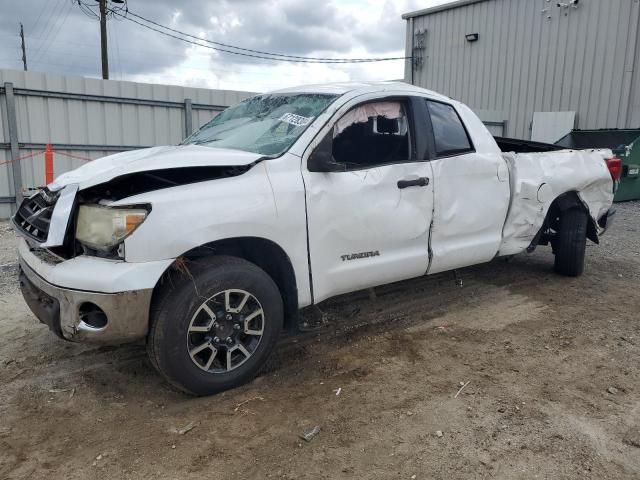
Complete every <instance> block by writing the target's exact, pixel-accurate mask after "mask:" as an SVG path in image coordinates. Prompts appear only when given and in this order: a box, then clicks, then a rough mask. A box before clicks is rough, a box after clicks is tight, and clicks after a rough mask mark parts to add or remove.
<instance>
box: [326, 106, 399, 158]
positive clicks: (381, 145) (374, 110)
mask: <svg viewBox="0 0 640 480" xmlns="http://www.w3.org/2000/svg"><path fill="white" fill-rule="evenodd" d="M409 141H410V139H409V121H408V118H407V109H406V106H405V104H404V102H399V101H384V102H374V103H366V104H363V105H358V106H357V107H354V108H352V109H351V110H349V111H348V112H347V113H345V114H344V116H343V117H342V118H341V119H340V120H338V121H337V122H336V124H335V125H334V127H333V149H332V154H333V159H334V161H336V162H338V163H341V164H344V165H345V167H346V168H347V169H355V168H366V167H374V166H377V165H384V164H388V163H397V162H406V161H408V160H409V152H410V148H409Z"/></svg>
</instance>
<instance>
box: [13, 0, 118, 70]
mask: <svg viewBox="0 0 640 480" xmlns="http://www.w3.org/2000/svg"><path fill="white" fill-rule="evenodd" d="M100 49H101V51H102V78H104V79H105V80H108V79H109V57H108V56H107V0H100ZM25 70H26V68H25Z"/></svg>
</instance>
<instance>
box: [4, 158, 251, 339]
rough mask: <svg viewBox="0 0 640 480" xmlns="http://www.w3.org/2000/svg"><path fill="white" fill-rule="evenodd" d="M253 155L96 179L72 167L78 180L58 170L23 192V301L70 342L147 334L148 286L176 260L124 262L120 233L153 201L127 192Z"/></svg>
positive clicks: (202, 176) (205, 173) (215, 172)
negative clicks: (48, 179)
mask: <svg viewBox="0 0 640 480" xmlns="http://www.w3.org/2000/svg"><path fill="white" fill-rule="evenodd" d="M108 158H109V157H106V158H105V159H101V160H99V161H97V162H98V163H99V162H100V161H105V160H108ZM251 160H252V161H250V162H249V163H245V164H240V165H184V166H174V167H171V168H158V169H152V170H144V171H133V172H118V173H121V174H119V175H115V176H113V177H112V178H108V179H107V180H106V181H104V182H101V183H95V177H92V176H90V175H88V176H85V178H82V176H81V175H79V174H78V171H74V172H70V173H71V174H72V175H70V176H69V178H68V179H66V180H76V181H74V182H70V181H66V180H65V178H64V176H62V177H60V178H59V179H58V180H57V181H56V182H55V183H53V184H51V185H49V186H48V187H46V188H44V189H42V190H40V191H38V192H37V193H35V194H34V195H32V196H31V197H29V198H26V199H25V200H24V201H23V202H22V204H21V205H20V207H19V208H18V210H17V212H16V214H15V215H14V217H13V218H12V221H13V226H14V228H15V230H16V231H17V232H18V234H19V235H20V236H21V237H22V238H21V239H20V241H19V263H20V273H19V280H20V287H21V290H22V293H23V296H24V298H25V301H26V303H27V305H28V306H29V308H30V309H31V310H32V312H33V313H34V314H35V315H36V317H37V318H38V319H39V320H40V321H41V322H42V323H44V324H46V325H47V326H48V327H49V328H50V329H51V330H52V331H53V332H54V333H55V334H56V335H58V336H60V337H61V338H64V339H67V340H73V341H93V342H99V343H123V342H129V341H134V340H137V339H141V338H144V337H145V335H146V333H147V330H148V322H149V309H150V305H151V297H152V293H153V288H154V287H155V285H156V283H157V281H158V279H159V278H160V277H161V276H162V274H163V273H164V271H165V270H166V269H167V268H168V267H169V265H170V264H171V263H172V261H173V259H171V258H162V259H158V260H157V261H145V262H127V261H126V252H125V248H124V246H125V239H127V238H128V237H129V236H131V235H133V234H134V232H135V231H136V229H137V228H138V227H140V226H141V225H142V224H143V223H144V222H145V221H146V220H147V218H148V217H149V216H150V215H152V212H153V205H152V204H151V203H149V202H142V203H140V202H132V203H130V204H128V202H127V198H129V197H134V196H140V195H141V194H145V193H148V192H155V191H158V190H163V189H169V188H176V187H184V186H186V185H190V184H194V183H201V182H208V181H211V180H218V179H222V178H230V177H234V176H239V175H242V174H244V173H246V172H247V171H248V170H250V169H251V168H252V167H253V166H254V165H255V164H256V163H257V162H258V161H259V159H254V158H252V159H251ZM137 166H138V165H137ZM94 168H95V167H94ZM79 170H82V169H79ZM134 170H135V169H134ZM101 173H104V169H103V172H101ZM98 176H100V175H98ZM102 177H103V178H104V175H102ZM123 202H124V203H125V205H122V203H123ZM116 203H118V204H117V205H116Z"/></svg>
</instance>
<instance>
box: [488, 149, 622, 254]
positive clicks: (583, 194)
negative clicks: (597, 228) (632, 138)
mask: <svg viewBox="0 0 640 480" xmlns="http://www.w3.org/2000/svg"><path fill="white" fill-rule="evenodd" d="M503 156H504V158H505V160H506V161H507V163H508V164H509V171H510V183H511V203H510V206H509V213H508V214H507V220H506V222H505V225H504V228H503V232H502V245H501V247H500V251H499V253H498V255H500V256H502V255H514V254H517V253H520V252H523V251H524V250H526V248H527V247H528V246H529V245H530V244H531V242H532V241H533V239H534V237H535V235H536V234H537V233H538V231H539V230H540V228H541V227H542V224H543V222H544V219H545V217H546V215H547V212H548V211H549V207H550V206H551V204H552V203H553V201H554V200H555V199H556V198H558V197H559V196H560V195H562V194H564V193H567V192H577V194H578V196H579V197H580V199H581V200H582V202H583V203H584V204H585V206H586V207H587V208H588V210H589V214H590V216H591V218H592V219H593V220H594V222H595V223H596V225H597V221H598V219H600V217H602V216H603V215H604V214H605V213H606V212H607V210H608V209H609V208H611V205H612V203H613V186H612V181H611V174H610V173H609V170H608V168H607V166H606V163H605V162H604V159H605V158H611V157H612V156H613V154H612V152H611V151H610V150H563V151H559V152H550V153H520V154H515V153H505V154H503Z"/></svg>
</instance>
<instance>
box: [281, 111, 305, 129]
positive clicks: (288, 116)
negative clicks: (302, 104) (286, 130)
mask: <svg viewBox="0 0 640 480" xmlns="http://www.w3.org/2000/svg"><path fill="white" fill-rule="evenodd" d="M279 120H280V121H281V122H287V123H290V124H291V125H295V126H296V127H304V126H305V125H308V124H309V122H311V120H313V117H303V116H301V115H296V114H295V113H285V114H284V115H282V116H281V117H280V119H279Z"/></svg>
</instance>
